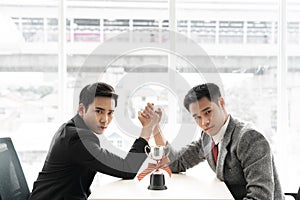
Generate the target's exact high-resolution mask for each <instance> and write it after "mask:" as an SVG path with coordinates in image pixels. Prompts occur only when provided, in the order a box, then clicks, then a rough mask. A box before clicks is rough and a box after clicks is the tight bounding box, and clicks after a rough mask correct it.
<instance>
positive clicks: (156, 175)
mask: <svg viewBox="0 0 300 200" xmlns="http://www.w3.org/2000/svg"><path fill="white" fill-rule="evenodd" d="M169 152H170V150H169V148H168V147H165V146H151V147H150V146H148V145H147V146H145V153H146V154H147V156H148V157H149V158H151V159H152V160H155V161H156V163H157V164H156V167H155V170H154V172H152V173H151V175H150V185H149V186H148V189H149V190H165V189H167V186H165V177H164V174H163V173H162V172H160V170H159V169H160V168H162V169H164V170H166V171H167V172H168V173H169V175H170V173H171V170H170V169H169V168H168V167H167V166H164V163H165V164H167V162H165V161H164V158H167V156H168V154H169ZM161 162H164V163H163V165H162V166H159V165H160V163H161Z"/></svg>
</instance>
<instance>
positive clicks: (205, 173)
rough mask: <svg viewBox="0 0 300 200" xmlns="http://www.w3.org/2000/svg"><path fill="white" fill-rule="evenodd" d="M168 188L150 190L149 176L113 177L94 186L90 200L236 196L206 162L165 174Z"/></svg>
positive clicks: (206, 199) (230, 197)
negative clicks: (183, 170)
mask: <svg viewBox="0 0 300 200" xmlns="http://www.w3.org/2000/svg"><path fill="white" fill-rule="evenodd" d="M165 181H166V186H167V187H168V189H167V190H148V189H147V187H148V186H149V183H150V175H147V176H146V177H145V178H144V179H142V180H141V181H138V180H137V178H135V179H133V180H121V179H116V178H112V177H111V181H110V182H107V183H105V184H102V185H99V186H96V187H93V188H92V194H91V196H90V198H89V200H102V199H205V200H212V199H214V200H220V199H222V200H227V199H234V198H233V197H232V195H231V193H230V192H229V190H228V189H227V187H226V185H225V183H224V182H221V181H219V180H218V179H217V178H216V176H215V174H214V173H213V171H212V170H211V169H210V168H209V166H208V165H207V163H206V162H205V163H201V164H199V165H198V166H196V167H194V168H192V169H190V170H188V171H187V172H186V173H185V174H172V177H171V178H170V177H168V175H167V174H166V173H165Z"/></svg>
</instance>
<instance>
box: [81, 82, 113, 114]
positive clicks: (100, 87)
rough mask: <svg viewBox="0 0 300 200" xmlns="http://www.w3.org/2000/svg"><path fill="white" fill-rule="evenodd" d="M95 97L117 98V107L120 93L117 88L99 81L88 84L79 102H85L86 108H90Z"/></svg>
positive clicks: (82, 91)
mask: <svg viewBox="0 0 300 200" xmlns="http://www.w3.org/2000/svg"><path fill="white" fill-rule="evenodd" d="M95 97H109V98H113V99H114V100H115V107H117V100H118V95H117V94H116V93H115V89H114V88H113V87H112V86H111V85H109V84H107V83H103V82H97V83H93V84H89V85H86V86H85V87H84V88H83V89H82V90H81V92H80V95H79V103H83V105H84V107H85V108H88V107H89V105H90V104H91V103H93V102H94V99H95Z"/></svg>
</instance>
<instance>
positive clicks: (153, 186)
mask: <svg viewBox="0 0 300 200" xmlns="http://www.w3.org/2000/svg"><path fill="white" fill-rule="evenodd" d="M148 189H149V190H166V189H167V186H165V176H164V175H163V174H151V176H150V185H149V186H148Z"/></svg>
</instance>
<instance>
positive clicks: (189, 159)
mask: <svg viewBox="0 0 300 200" xmlns="http://www.w3.org/2000/svg"><path fill="white" fill-rule="evenodd" d="M184 106H185V108H186V109H187V110H188V111H189V112H190V113H191V114H192V116H193V118H194V119H195V121H196V123H197V124H198V125H199V126H200V127H201V128H202V133H201V137H200V139H199V140H198V141H193V142H192V143H190V144H189V145H187V146H186V147H184V148H183V149H181V150H180V151H178V152H176V151H175V150H174V149H173V148H172V147H171V145H170V144H169V143H168V142H167V141H166V140H165V138H164V137H163V135H162V133H161V132H160V129H159V127H156V128H155V132H154V138H155V142H156V144H157V145H167V146H169V147H170V148H171V149H172V150H171V153H170V154H169V158H170V160H171V163H170V164H169V167H170V168H171V170H172V172H173V173H179V172H184V171H186V170H187V169H189V168H191V167H193V166H195V165H197V164H199V163H200V162H202V161H204V160H207V162H208V164H209V166H210V167H211V168H212V170H213V171H214V172H215V173H216V176H217V178H218V179H220V180H221V181H224V182H225V184H226V185H227V187H228V189H229V190H230V192H231V193H232V195H233V197H234V198H235V199H243V200H246V199H259V200H281V199H284V197H283V193H282V190H281V186H280V182H279V178H278V174H277V171H276V167H275V164H274V159H273V155H272V153H271V149H270V145H269V143H268V141H267V140H266V138H265V137H264V136H263V135H262V134H261V133H259V132H258V131H256V130H254V129H253V128H251V127H249V126H247V125H246V124H244V123H243V122H240V121H239V120H237V119H235V118H233V117H232V116H231V115H229V114H227V112H226V109H225V101H224V98H223V97H222V96H221V93H220V90H219V87H218V86H217V85H215V84H213V83H206V84H202V85H198V86H195V87H193V88H192V89H191V90H189V91H188V93H187V95H186V96H185V99H184ZM151 109H153V105H152V104H147V107H146V108H145V110H144V112H143V116H145V117H147V112H148V111H150V110H151ZM213 144H216V145H218V150H217V152H218V157H217V160H216V161H214V156H213V151H212V148H213V147H212V145H213ZM199 189H201V188H199Z"/></svg>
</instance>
